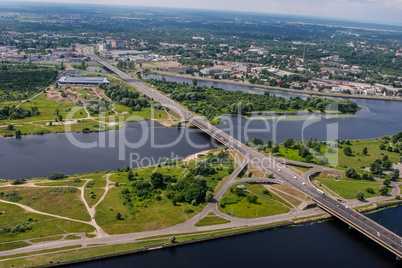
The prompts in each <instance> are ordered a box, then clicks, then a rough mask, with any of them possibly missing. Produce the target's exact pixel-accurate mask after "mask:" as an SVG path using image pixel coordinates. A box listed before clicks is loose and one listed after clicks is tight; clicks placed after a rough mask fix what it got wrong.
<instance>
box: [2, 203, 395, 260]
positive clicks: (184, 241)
mask: <svg viewBox="0 0 402 268" xmlns="http://www.w3.org/2000/svg"><path fill="white" fill-rule="evenodd" d="M391 206H395V204H389V205H387V206H385V208H388V207H391ZM381 209H384V206H382V208H381ZM381 209H380V208H378V209H375V210H366V212H369V211H370V212H371V213H374V212H376V211H379V210H381ZM330 218H331V216H330V215H328V214H319V215H316V216H313V217H308V218H305V219H295V220H291V221H285V222H276V223H272V224H267V225H261V226H254V227H245V228H240V229H237V230H226V231H225V229H222V230H217V231H216V232H215V233H210V232H198V233H191V234H187V235H186V234H184V235H186V236H184V237H181V236H180V234H179V235H177V234H172V235H166V236H163V237H154V239H150V240H148V241H142V242H134V243H130V244H125V245H113V246H102V244H92V245H88V246H87V247H86V248H81V249H74V248H72V249H64V250H62V251H59V252H47V253H42V255H39V254H38V255H32V256H27V257H25V258H24V257H22V256H21V257H20V258H16V259H9V260H4V261H2V262H0V267H11V266H12V265H14V266H16V265H19V264H20V265H21V264H25V265H26V264H29V265H32V266H40V267H60V266H66V265H77V264H83V263H86V262H94V261H101V260H106V259H113V258H118V257H123V256H128V255H136V254H141V253H146V252H150V251H153V250H160V249H169V248H177V247H183V246H189V245H192V244H196V243H202V242H212V241H215V240H222V239H228V238H234V237H237V236H242V235H250V234H252V233H258V232H264V231H268V230H278V229H283V228H290V227H296V226H303V225H306V224H308V225H310V224H313V223H323V222H325V221H326V220H328V219H330ZM172 237H175V240H176V242H174V243H171V238H172ZM106 248H108V250H106ZM130 248H131V249H130ZM119 249H125V250H121V251H119ZM105 250H106V251H105ZM107 251H109V252H111V253H107ZM68 255H71V256H88V257H85V258H81V259H71V258H70V260H67V259H66V257H67V256H68ZM59 260H61V261H59Z"/></svg>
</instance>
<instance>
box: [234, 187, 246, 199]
mask: <svg viewBox="0 0 402 268" xmlns="http://www.w3.org/2000/svg"><path fill="white" fill-rule="evenodd" d="M233 193H234V194H235V195H237V196H239V197H240V196H245V195H246V194H245V193H244V191H243V189H241V188H239V187H236V188H234V190H233Z"/></svg>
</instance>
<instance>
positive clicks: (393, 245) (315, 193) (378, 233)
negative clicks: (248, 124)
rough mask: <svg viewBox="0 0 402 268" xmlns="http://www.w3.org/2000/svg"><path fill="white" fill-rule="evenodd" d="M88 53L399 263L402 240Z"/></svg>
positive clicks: (270, 158)
mask: <svg viewBox="0 0 402 268" xmlns="http://www.w3.org/2000/svg"><path fill="white" fill-rule="evenodd" d="M89 51H90V49H87V50H86V51H85V50H84V52H87V54H88V55H87V56H89V57H91V59H92V60H95V61H97V62H98V63H100V64H102V65H103V66H105V67H106V68H107V69H109V70H110V71H112V72H114V73H116V74H117V75H119V76H120V77H121V78H122V79H123V80H125V82H126V83H128V84H130V85H132V86H133V87H135V88H136V89H137V90H138V91H140V92H142V93H143V94H145V95H147V96H148V97H149V98H152V99H154V100H155V101H158V102H160V103H161V104H162V105H164V106H167V107H169V108H171V109H174V110H175V111H176V112H178V113H179V114H180V115H181V116H182V117H183V119H185V120H186V121H188V122H190V123H191V124H193V125H194V126H196V127H198V128H199V129H201V130H202V131H204V132H206V133H208V134H209V135H211V136H212V137H213V138H215V139H217V140H219V141H220V142H222V143H224V144H225V145H228V146H230V147H232V148H233V149H235V150H237V151H239V152H240V153H241V154H243V155H244V156H245V157H246V158H247V159H248V160H249V161H251V162H252V163H253V164H254V165H256V166H258V167H259V168H261V169H262V170H264V171H266V172H269V173H273V174H274V175H275V177H276V178H278V179H280V180H281V181H283V182H284V183H285V184H287V185H289V186H291V187H294V188H296V189H298V190H300V191H302V192H303V193H305V194H307V195H309V196H310V197H312V198H313V200H314V201H315V202H316V203H317V204H318V206H319V207H321V208H322V209H324V210H325V211H327V212H328V213H330V214H332V215H333V216H335V217H337V218H339V219H341V220H342V221H344V222H346V223H347V224H348V225H349V226H351V227H353V228H355V229H357V230H358V231H360V232H361V233H363V234H365V235H366V236H368V237H369V238H371V239H372V240H374V241H376V242H377V243H379V244H381V245H382V246H384V247H385V248H387V249H388V250H390V251H391V252H393V253H394V254H395V255H396V256H397V257H399V258H401V259H402V238H401V237H400V236H398V235H396V234H394V233H393V232H391V231H389V230H388V229H387V228H385V227H383V226H381V225H379V224H377V223H376V222H374V221H372V220H370V219H369V218H367V217H365V216H364V215H362V214H360V213H358V212H356V211H354V210H353V209H351V208H349V207H347V206H345V205H343V204H342V203H340V202H338V201H337V200H335V199H333V198H331V197H328V196H326V195H325V194H323V193H322V192H320V191H319V190H317V189H316V188H315V187H313V186H312V185H311V184H309V183H306V179H305V178H301V177H299V176H298V175H297V174H295V173H294V172H293V171H292V170H291V169H289V168H287V167H286V166H284V165H282V164H280V163H279V162H278V159H275V158H272V157H267V156H266V155H263V154H260V153H258V152H255V151H254V150H251V149H250V148H249V147H247V146H246V145H244V144H243V143H241V142H240V141H238V140H236V139H235V138H233V137H232V136H230V135H229V134H227V133H225V132H223V131H222V130H220V129H218V128H217V127H215V126H213V125H211V124H210V123H209V122H207V121H205V120H204V119H203V118H201V117H199V116H196V115H195V114H193V113H191V112H189V111H188V110H187V109H185V108H184V107H182V106H181V105H180V104H178V103H176V102H175V101H173V100H171V99H170V98H168V97H166V96H164V95H163V94H161V93H159V92H158V91H157V90H155V89H153V88H151V87H148V86H147V85H145V84H144V83H143V82H142V81H141V80H139V79H136V78H133V77H131V76H129V75H127V74H126V73H124V72H122V71H120V70H119V69H117V68H115V67H114V66H112V65H110V64H109V63H107V62H106V61H104V60H102V59H101V58H99V57H98V56H96V55H94V54H91V53H88V52H89Z"/></svg>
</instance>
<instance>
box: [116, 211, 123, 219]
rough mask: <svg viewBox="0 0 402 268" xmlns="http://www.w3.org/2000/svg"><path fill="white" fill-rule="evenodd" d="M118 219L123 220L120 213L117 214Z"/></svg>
mask: <svg viewBox="0 0 402 268" xmlns="http://www.w3.org/2000/svg"><path fill="white" fill-rule="evenodd" d="M116 219H117V220H119V221H120V220H122V218H121V213H120V212H117V214H116Z"/></svg>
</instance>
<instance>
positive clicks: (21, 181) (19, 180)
mask: <svg viewBox="0 0 402 268" xmlns="http://www.w3.org/2000/svg"><path fill="white" fill-rule="evenodd" d="M24 183H25V180H24V179H17V180H13V182H12V183H11V184H12V185H18V184H24Z"/></svg>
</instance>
